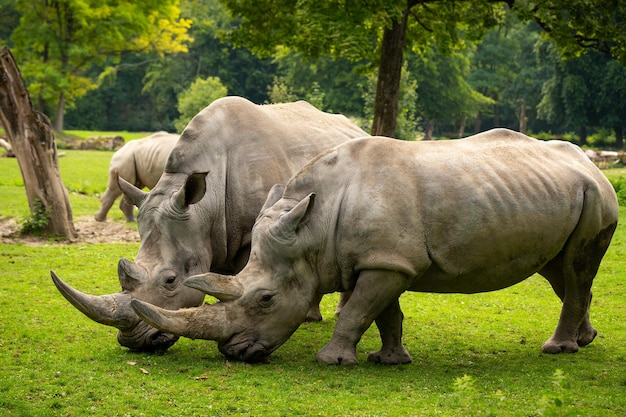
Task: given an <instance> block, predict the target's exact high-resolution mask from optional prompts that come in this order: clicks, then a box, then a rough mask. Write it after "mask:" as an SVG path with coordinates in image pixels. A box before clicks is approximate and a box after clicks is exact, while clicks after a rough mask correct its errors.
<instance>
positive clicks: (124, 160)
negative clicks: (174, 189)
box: [94, 132, 180, 222]
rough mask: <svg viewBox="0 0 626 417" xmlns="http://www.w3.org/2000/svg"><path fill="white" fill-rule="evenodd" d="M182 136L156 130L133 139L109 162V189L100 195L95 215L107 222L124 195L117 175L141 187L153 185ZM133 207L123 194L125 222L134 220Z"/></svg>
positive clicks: (98, 219)
mask: <svg viewBox="0 0 626 417" xmlns="http://www.w3.org/2000/svg"><path fill="white" fill-rule="evenodd" d="M179 137H180V135H176V134H173V133H167V132H156V133H154V134H152V135H150V136H148V137H145V138H142V139H136V140H131V141H130V142H127V143H125V144H124V146H122V147H121V148H120V149H119V150H118V151H117V152H115V153H114V154H113V156H112V157H111V163H110V164H109V182H108V184H107V189H106V191H105V192H104V194H102V197H101V198H100V202H101V205H100V210H98V212H97V213H96V214H95V216H94V217H95V219H96V220H97V221H99V222H103V221H105V220H106V217H107V213H108V212H109V209H110V208H111V206H113V203H114V202H115V199H117V198H118V197H119V196H121V195H122V190H121V189H120V187H119V185H118V182H117V177H118V175H119V176H120V177H122V178H123V179H125V180H126V181H128V182H129V183H131V184H133V185H134V186H135V187H137V188H139V189H141V188H143V187H148V188H149V189H152V188H154V186H155V185H156V184H157V182H159V178H161V174H163V169H164V168H165V162H166V161H167V157H168V156H169V155H170V152H171V151H172V149H173V148H174V145H176V142H177V141H178V138H179ZM134 208H135V206H134V205H133V203H132V202H130V201H128V198H127V197H126V196H122V199H121V201H120V210H122V213H124V215H125V216H126V221H128V222H134V221H135V214H134V213H133V211H134Z"/></svg>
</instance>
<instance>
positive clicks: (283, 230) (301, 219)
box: [272, 193, 315, 240]
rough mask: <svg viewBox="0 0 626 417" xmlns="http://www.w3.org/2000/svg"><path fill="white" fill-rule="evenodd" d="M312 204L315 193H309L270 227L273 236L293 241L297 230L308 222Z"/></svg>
mask: <svg viewBox="0 0 626 417" xmlns="http://www.w3.org/2000/svg"><path fill="white" fill-rule="evenodd" d="M314 202H315V193H311V194H309V195H307V196H306V197H304V198H303V199H302V200H300V202H298V204H296V205H295V206H294V208H292V209H291V210H289V211H288V212H287V213H285V214H283V215H282V216H280V217H279V218H278V220H277V221H276V223H275V224H274V226H272V230H273V231H274V234H275V236H277V237H280V238H282V239H287V240H289V239H293V238H294V237H295V235H296V233H297V232H298V229H299V228H300V227H301V226H303V225H305V224H306V223H307V222H308V221H309V217H310V213H311V210H312V209H313V203H314Z"/></svg>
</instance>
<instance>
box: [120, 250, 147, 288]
mask: <svg viewBox="0 0 626 417" xmlns="http://www.w3.org/2000/svg"><path fill="white" fill-rule="evenodd" d="M117 276H118V278H119V280H120V285H121V286H122V290H124V291H133V290H136V289H137V288H139V287H140V286H141V285H142V284H143V283H144V282H145V281H146V270H145V269H143V268H141V267H139V266H138V265H137V264H135V263H134V262H131V261H130V260H128V259H126V258H122V259H120V260H119V262H118V263H117Z"/></svg>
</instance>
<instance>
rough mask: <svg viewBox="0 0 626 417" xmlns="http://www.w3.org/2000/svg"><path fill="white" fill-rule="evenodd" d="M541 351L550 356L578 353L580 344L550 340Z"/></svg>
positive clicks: (570, 341)
mask: <svg viewBox="0 0 626 417" xmlns="http://www.w3.org/2000/svg"><path fill="white" fill-rule="evenodd" d="M541 351H542V352H543V353H549V354H557V353H576V352H578V343H576V342H574V341H572V340H561V341H558V340H554V339H553V338H550V339H548V341H546V342H545V343H544V344H543V346H541Z"/></svg>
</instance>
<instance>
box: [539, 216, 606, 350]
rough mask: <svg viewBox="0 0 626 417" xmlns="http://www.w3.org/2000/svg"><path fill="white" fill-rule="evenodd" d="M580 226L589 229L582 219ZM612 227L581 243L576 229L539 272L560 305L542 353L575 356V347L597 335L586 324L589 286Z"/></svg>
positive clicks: (589, 324)
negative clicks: (556, 322)
mask: <svg viewBox="0 0 626 417" xmlns="http://www.w3.org/2000/svg"><path fill="white" fill-rule="evenodd" d="M581 223H582V224H583V226H587V227H589V225H588V224H585V216H584V215H583V217H581ZM615 226H616V224H611V225H609V226H607V227H605V228H604V229H602V230H601V231H599V232H598V233H597V234H596V237H595V238H593V239H590V240H585V239H584V238H582V237H580V236H579V235H580V234H581V233H580V228H581V226H580V225H579V227H578V229H577V230H575V231H574V233H573V234H572V236H571V237H570V241H569V242H568V243H567V245H566V246H565V248H564V249H563V251H562V252H561V253H560V254H559V255H558V256H557V257H556V258H555V259H553V260H552V261H550V262H549V263H548V264H547V265H546V266H545V267H544V268H543V269H542V270H541V271H539V273H540V274H541V275H543V276H544V277H545V278H546V279H547V280H548V281H549V282H550V284H551V285H552V288H553V289H554V292H555V293H556V294H557V296H558V297H559V298H560V299H561V301H562V302H563V306H562V309H561V316H560V318H559V322H558V324H557V327H556V330H555V331H554V334H553V335H552V336H551V337H550V338H549V339H548V340H547V341H546V342H545V343H544V344H543V345H542V347H541V349H542V351H543V352H544V353H551V354H554V353H575V352H577V351H578V348H579V347H581V346H586V345H588V344H590V343H591V342H592V341H593V340H594V339H595V337H596V335H597V334H598V332H597V330H596V329H595V328H594V327H593V326H592V324H591V321H590V320H589V307H590V305H591V298H592V293H591V286H592V284H593V279H594V278H595V276H596V273H597V272H598V268H599V266H600V261H601V260H602V257H603V256H604V254H605V253H606V250H607V248H608V246H609V243H610V241H611V237H612V235H613V232H614V230H615ZM583 229H585V228H584V227H583ZM597 229H600V228H599V227H597V228H596V230H597ZM587 230H588V229H587Z"/></svg>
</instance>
